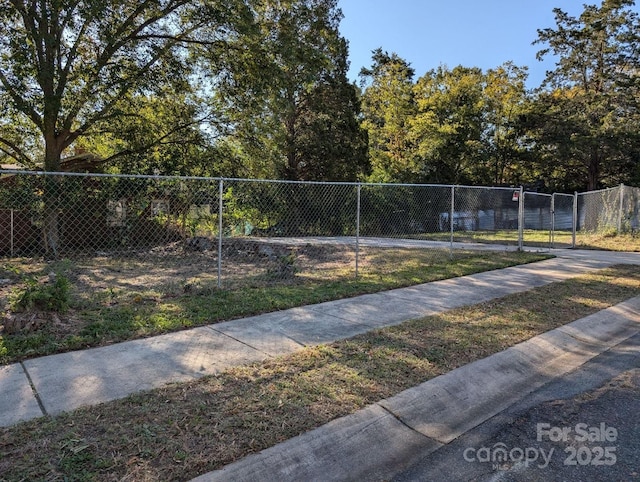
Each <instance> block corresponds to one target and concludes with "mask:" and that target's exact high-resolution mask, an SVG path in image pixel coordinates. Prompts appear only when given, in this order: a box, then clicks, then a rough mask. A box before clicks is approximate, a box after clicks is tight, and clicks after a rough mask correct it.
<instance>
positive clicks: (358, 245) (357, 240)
mask: <svg viewBox="0 0 640 482" xmlns="http://www.w3.org/2000/svg"><path fill="white" fill-rule="evenodd" d="M361 187H362V185H361V184H360V183H358V185H357V186H356V279H358V274H359V271H358V268H359V262H360V190H361Z"/></svg>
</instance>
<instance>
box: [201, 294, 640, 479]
mask: <svg viewBox="0 0 640 482" xmlns="http://www.w3.org/2000/svg"><path fill="white" fill-rule="evenodd" d="M638 333H640V296H639V297H635V298H633V299H631V300H629V301H627V302H624V303H620V304H618V305H616V306H614V307H611V308H609V309H606V310H603V311H601V312H599V313H595V314H593V315H591V316H587V317H585V318H582V319H580V320H577V321H575V322H573V323H570V324H567V325H565V326H562V327H560V328H557V329H555V330H552V331H550V332H547V333H544V334H542V335H539V336H536V337H534V338H532V339H530V340H527V341H525V342H523V343H520V344H518V345H516V346H513V347H511V348H508V349H507V350H504V351H502V352H500V353H496V354H495V355H492V356H489V357H487V358H484V359H482V360H478V361H477V362H474V363H470V364H468V365H465V366H462V367H460V368H457V369H455V370H452V371H451V372H448V373H446V374H444V375H442V376H439V377H436V378H434V379H432V380H429V381H428V382H425V383H423V384H421V385H419V386H417V387H414V388H410V389H408V390H406V391H404V392H401V393H399V394H398V395H396V396H394V397H391V398H389V399H386V400H382V401H381V402H378V403H376V404H373V405H370V406H368V407H366V408H364V409H362V410H359V411H358V412H356V413H354V414H352V415H348V416H346V417H342V418H339V419H336V420H333V421H332V422H330V423H328V424H326V425H324V426H322V427H319V428H317V429H315V430H312V431H310V432H307V433H304V434H302V435H299V436H298V437H294V438H292V439H289V440H287V441H285V442H282V443H280V444H278V445H275V446H273V447H271V448H268V449H266V450H263V451H262V452H259V453H257V454H253V455H250V456H248V457H245V458H244V459H241V460H239V461H237V462H235V463H232V464H230V465H228V466H226V467H224V468H222V469H220V470H216V471H214V472H210V473H208V474H205V475H202V476H200V477H197V478H196V479H193V480H194V482H216V481H227V480H242V481H247V482H248V481H256V482H257V481H272V480H273V481H275V480H278V481H285V482H286V481H298V480H325V481H329V480H332V481H337V480H389V479H390V478H392V477H393V476H394V475H396V474H397V473H398V472H400V471H402V470H404V469H406V468H407V467H410V466H411V465H412V464H415V463H416V462H417V461H418V460H420V459H423V458H424V457H426V456H428V455H430V454H433V453H434V452H436V451H437V450H438V449H440V448H441V447H443V446H444V445H446V444H449V443H450V442H452V441H453V440H455V439H457V438H458V437H460V436H461V435H462V434H464V433H466V432H467V431H469V430H471V429H473V428H474V427H477V426H478V425H480V424H482V423H483V422H485V421H487V420H489V419H490V418H491V417H494V416H495V415H497V414H499V413H501V412H503V411H504V410H505V409H507V408H508V407H510V406H511V405H513V404H515V403H517V402H519V401H520V400H522V399H523V398H524V397H526V396H527V395H529V394H530V393H532V392H534V391H535V390H536V389H538V388H540V387H542V386H543V385H546V384H547V383H549V382H550V381H552V380H554V379H558V378H560V377H562V376H564V375H566V374H568V373H569V372H571V371H573V370H575V369H577V368H578V367H580V366H582V365H583V364H585V363H586V362H588V361H589V360H591V359H593V358H595V357H596V356H598V355H600V354H601V353H603V352H605V351H607V350H609V349H611V348H613V347H615V346H617V345H619V344H621V343H623V342H624V341H626V340H628V339H629V338H631V337H633V336H635V335H636V334H638ZM635 348H636V352H637V350H640V347H639V346H635ZM458 462H459V461H458ZM450 469H453V467H450ZM474 480H475V479H474ZM491 480H498V478H493V479H491ZM510 480H511V479H510Z"/></svg>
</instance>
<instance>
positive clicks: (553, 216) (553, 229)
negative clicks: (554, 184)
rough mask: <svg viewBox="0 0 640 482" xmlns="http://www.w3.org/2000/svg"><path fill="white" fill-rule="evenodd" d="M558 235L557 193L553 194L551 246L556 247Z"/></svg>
mask: <svg viewBox="0 0 640 482" xmlns="http://www.w3.org/2000/svg"><path fill="white" fill-rule="evenodd" d="M555 235H556V195H555V194H553V195H552V196H551V231H550V232H549V247H550V248H551V249H553V248H554V241H555Z"/></svg>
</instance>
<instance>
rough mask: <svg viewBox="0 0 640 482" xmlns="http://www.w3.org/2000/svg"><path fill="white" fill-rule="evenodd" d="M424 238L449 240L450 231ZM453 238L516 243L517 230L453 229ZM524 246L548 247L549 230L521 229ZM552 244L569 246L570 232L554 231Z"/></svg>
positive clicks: (467, 240)
mask: <svg viewBox="0 0 640 482" xmlns="http://www.w3.org/2000/svg"><path fill="white" fill-rule="evenodd" d="M424 237H425V239H430V240H434V241H450V240H451V233H447V232H441V233H429V234H426V235H424ZM453 240H454V241H455V242H458V243H488V244H509V245H517V244H518V230H517V229H516V230H514V229H511V230H498V231H454V233H453ZM523 240H524V244H525V246H539V247H549V243H550V241H551V239H550V236H549V231H539V230H534V229H525V230H524V231H523ZM553 242H554V246H558V247H559V246H571V243H572V236H571V233H569V232H565V231H556V232H555V233H554V238H553Z"/></svg>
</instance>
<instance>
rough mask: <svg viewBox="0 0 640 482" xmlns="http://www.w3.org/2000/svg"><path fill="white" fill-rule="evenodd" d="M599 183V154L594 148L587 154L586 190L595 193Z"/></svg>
mask: <svg viewBox="0 0 640 482" xmlns="http://www.w3.org/2000/svg"><path fill="white" fill-rule="evenodd" d="M599 181H600V152H599V150H598V148H597V147H594V148H593V149H592V150H591V153H590V154H589V169H588V173H587V190H588V191H595V190H596V189H598V182H599Z"/></svg>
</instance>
